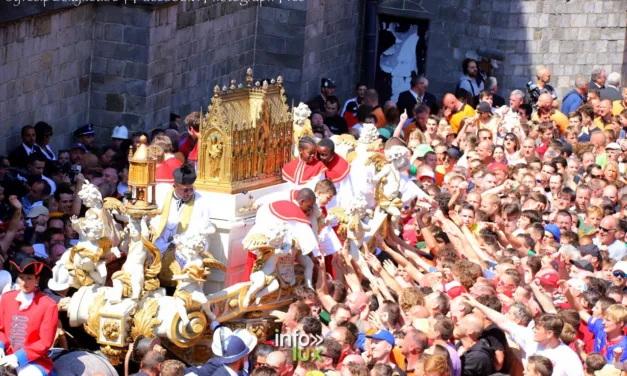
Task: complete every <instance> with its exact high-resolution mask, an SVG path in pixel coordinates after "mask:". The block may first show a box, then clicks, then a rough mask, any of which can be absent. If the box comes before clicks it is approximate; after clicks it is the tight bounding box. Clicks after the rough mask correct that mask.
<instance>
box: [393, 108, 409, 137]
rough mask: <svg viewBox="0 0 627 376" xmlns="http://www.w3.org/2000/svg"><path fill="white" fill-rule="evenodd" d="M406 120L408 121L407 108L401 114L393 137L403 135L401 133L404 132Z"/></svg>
mask: <svg viewBox="0 0 627 376" xmlns="http://www.w3.org/2000/svg"><path fill="white" fill-rule="evenodd" d="M406 121H407V109H405V111H403V113H402V114H401V117H400V120H399V122H398V125H397V126H396V128H395V129H394V135H393V136H392V137H401V134H402V133H403V126H404V125H405V122H406ZM401 138H402V137H401Z"/></svg>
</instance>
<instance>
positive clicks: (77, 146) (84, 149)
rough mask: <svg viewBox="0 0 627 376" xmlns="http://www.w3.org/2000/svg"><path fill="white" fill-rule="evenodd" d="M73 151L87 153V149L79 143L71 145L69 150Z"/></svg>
mask: <svg viewBox="0 0 627 376" xmlns="http://www.w3.org/2000/svg"><path fill="white" fill-rule="evenodd" d="M74 149H83V151H84V152H85V153H87V148H86V147H85V145H83V144H81V143H80V142H75V143H73V144H72V147H71V148H70V150H74Z"/></svg>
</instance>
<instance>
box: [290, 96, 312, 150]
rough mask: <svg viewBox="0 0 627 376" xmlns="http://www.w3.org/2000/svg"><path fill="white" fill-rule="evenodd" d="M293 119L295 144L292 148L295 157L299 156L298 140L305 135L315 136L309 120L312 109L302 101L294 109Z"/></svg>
mask: <svg viewBox="0 0 627 376" xmlns="http://www.w3.org/2000/svg"><path fill="white" fill-rule="evenodd" d="M292 112H293V114H294V115H293V119H294V125H293V127H294V131H293V139H294V142H293V144H294V146H293V148H292V153H293V154H294V157H295V158H299V153H298V140H300V138H301V137H304V136H311V137H313V135H314V134H313V130H312V129H311V122H310V121H309V116H311V110H310V109H309V106H307V105H306V104H305V103H303V102H300V103H299V104H298V107H295V108H293V109H292Z"/></svg>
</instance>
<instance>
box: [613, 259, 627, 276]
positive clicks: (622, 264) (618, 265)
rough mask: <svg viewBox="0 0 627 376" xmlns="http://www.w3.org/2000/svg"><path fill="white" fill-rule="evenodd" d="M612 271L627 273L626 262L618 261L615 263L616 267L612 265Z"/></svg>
mask: <svg viewBox="0 0 627 376" xmlns="http://www.w3.org/2000/svg"><path fill="white" fill-rule="evenodd" d="M612 271H613V272H615V271H620V272H623V273H627V261H619V262H617V263H616V265H614V267H613V268H612Z"/></svg>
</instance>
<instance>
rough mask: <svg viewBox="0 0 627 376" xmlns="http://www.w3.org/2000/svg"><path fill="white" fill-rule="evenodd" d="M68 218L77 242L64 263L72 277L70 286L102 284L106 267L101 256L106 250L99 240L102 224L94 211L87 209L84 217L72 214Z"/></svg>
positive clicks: (105, 274)
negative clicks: (75, 233)
mask: <svg viewBox="0 0 627 376" xmlns="http://www.w3.org/2000/svg"><path fill="white" fill-rule="evenodd" d="M70 220H71V221H72V226H73V227H74V229H76V231H77V232H78V243H77V244H76V245H75V246H73V247H72V248H71V249H70V256H69V258H68V261H67V262H66V264H65V267H66V268H67V269H68V270H69V271H70V276H71V277H72V287H76V288H80V287H81V286H89V285H92V284H96V285H104V282H105V279H106V278H107V267H106V265H105V260H104V259H103V256H104V255H105V252H106V250H105V249H104V248H103V247H102V246H101V242H100V239H101V238H102V233H103V230H104V224H103V223H102V221H101V220H100V218H98V217H97V216H96V215H95V213H94V212H89V211H88V212H87V213H86V214H85V218H81V219H78V218H77V217H76V216H72V218H70Z"/></svg>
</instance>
